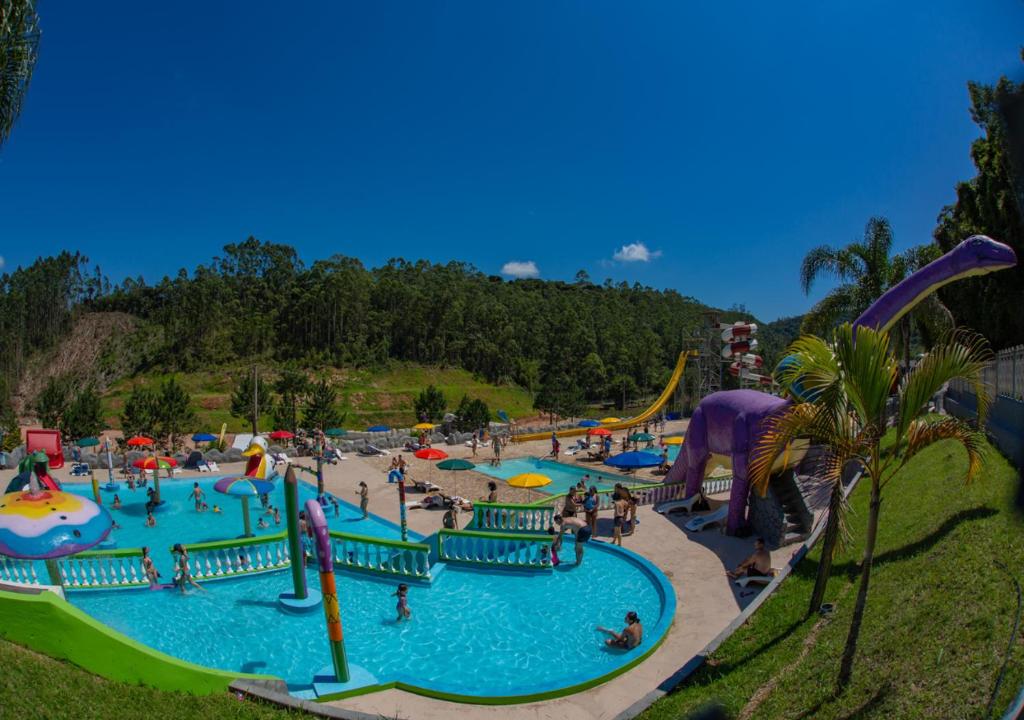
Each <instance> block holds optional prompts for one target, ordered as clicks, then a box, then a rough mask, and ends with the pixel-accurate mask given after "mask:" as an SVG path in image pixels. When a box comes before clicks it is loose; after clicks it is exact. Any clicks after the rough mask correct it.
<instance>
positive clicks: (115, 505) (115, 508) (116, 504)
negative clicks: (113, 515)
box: [110, 493, 121, 510]
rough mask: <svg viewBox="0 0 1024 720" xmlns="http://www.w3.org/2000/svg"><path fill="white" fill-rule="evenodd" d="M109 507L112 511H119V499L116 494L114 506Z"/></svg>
mask: <svg viewBox="0 0 1024 720" xmlns="http://www.w3.org/2000/svg"><path fill="white" fill-rule="evenodd" d="M110 507H112V508H113V509H114V510H120V509H121V498H119V497H118V496H117V493H114V504H113V505H111V506H110Z"/></svg>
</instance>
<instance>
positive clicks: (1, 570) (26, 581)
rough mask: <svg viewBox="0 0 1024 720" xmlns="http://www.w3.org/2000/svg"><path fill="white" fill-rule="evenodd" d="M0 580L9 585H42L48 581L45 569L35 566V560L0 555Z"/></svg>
mask: <svg viewBox="0 0 1024 720" xmlns="http://www.w3.org/2000/svg"><path fill="white" fill-rule="evenodd" d="M0 582H3V583H7V584H9V585H44V584H46V583H48V582H49V581H48V579H47V578H46V572H45V570H42V568H39V569H37V568H36V565H35V561H33V560H18V559H16V558H11V557H7V556H6V555H0Z"/></svg>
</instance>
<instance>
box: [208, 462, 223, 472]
mask: <svg viewBox="0 0 1024 720" xmlns="http://www.w3.org/2000/svg"><path fill="white" fill-rule="evenodd" d="M206 466H207V467H208V468H210V472H220V466H218V465H217V463H215V462H214V461H213V460H207V461H206Z"/></svg>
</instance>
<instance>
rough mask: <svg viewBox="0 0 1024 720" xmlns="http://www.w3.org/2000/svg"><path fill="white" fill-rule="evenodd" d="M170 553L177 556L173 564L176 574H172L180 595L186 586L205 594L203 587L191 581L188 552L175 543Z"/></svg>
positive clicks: (182, 546) (183, 592)
mask: <svg viewBox="0 0 1024 720" xmlns="http://www.w3.org/2000/svg"><path fill="white" fill-rule="evenodd" d="M171 552H173V553H175V554H176V555H177V556H178V558H177V562H175V570H176V572H175V574H174V582H175V583H177V585H178V588H179V589H180V590H181V592H182V594H183V595H184V594H185V585H186V584H188V585H191V586H192V587H194V588H196V589H197V590H202V591H203V592H206V589H205V588H204V587H203V586H201V585H200V584H199V583H197V582H196V581H195V580H193V579H192V568H191V567H189V563H188V550H187V549H186V548H185V546H184V545H182V544H181V543H175V545H174V547H173V548H171Z"/></svg>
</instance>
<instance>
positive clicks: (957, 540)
mask: <svg viewBox="0 0 1024 720" xmlns="http://www.w3.org/2000/svg"><path fill="white" fill-rule="evenodd" d="M965 465H966V460H965V457H964V454H963V452H962V451H961V450H959V449H958V448H956V447H955V446H954V445H952V444H951V443H940V444H938V445H936V446H933V447H932V448H930V449H928V450H926V451H925V452H923V453H921V454H920V455H919V456H918V457H917V458H915V460H914V461H912V463H911V464H910V465H908V466H907V467H906V468H905V469H904V471H903V472H902V473H901V475H900V476H898V477H897V478H896V479H895V480H894V481H893V482H892V483H891V484H890V485H889V486H888V487H887V488H886V489H885V491H884V492H883V496H882V517H881V526H880V530H879V535H878V547H877V549H876V555H875V568H874V571H873V573H872V576H871V587H870V595H869V598H868V608H867V613H866V615H865V618H864V626H863V627H862V631H861V636H860V642H859V645H858V653H857V660H856V664H855V666H854V676H853V682H852V684H851V686H850V687H849V688H848V690H847V691H846V693H845V694H843V695H842V696H841V697H839V698H835V697H833V695H832V690H833V688H834V685H835V677H836V674H837V673H838V670H839V658H840V655H841V654H842V649H843V642H844V641H845V638H846V633H847V630H848V629H849V621H850V613H851V611H852V608H853V602H854V599H855V595H856V585H857V581H858V578H859V576H858V575H857V569H858V568H857V566H858V563H859V559H860V557H861V553H862V551H863V547H862V545H861V540H862V539H863V537H864V529H865V525H866V522H867V500H868V494H869V492H868V491H869V487H868V486H867V483H865V484H862V485H860V486H859V487H858V488H857V489H856V491H855V492H854V494H853V496H852V507H853V513H852V515H851V516H850V520H851V522H850V527H851V530H852V533H853V537H854V538H855V539H856V540H857V542H854V543H852V544H851V545H850V546H849V547H847V548H846V549H845V550H844V551H843V552H842V553H841V554H840V556H839V557H838V558H837V559H836V561H835V562H836V565H835V566H834V567H833V575H832V580H831V582H830V583H829V587H828V593H827V596H826V602H832V603H835V604H836V612H835V614H834V615H833V616H832V617H831V618H828V619H824V620H823V619H820V618H818V617H812V618H805V617H804V611H805V609H806V606H807V602H808V599H809V598H810V594H811V588H812V587H813V585H814V577H815V573H816V571H817V562H818V558H819V551H817V550H815V551H813V552H812V553H811V554H810V556H809V557H808V558H806V559H805V560H804V561H803V562H802V563H801V564H800V565H799V566H798V568H797V570H796V572H795V573H793V574H792V575H791V576H790V577H789V578H788V579H787V580H786V581H785V582H784V583H783V584H782V586H781V587H780V588H779V590H778V592H776V593H775V595H774V596H773V597H772V598H771V599H769V600H768V601H767V602H766V603H765V605H764V606H763V607H761V609H760V610H758V612H757V613H755V614H754V616H753V617H752V618H751V620H750V621H749V622H748V623H747V624H746V625H745V626H744V627H742V628H740V630H739V631H737V632H736V633H735V634H734V635H733V636H732V637H731V638H729V640H727V641H726V642H725V643H724V644H723V645H722V647H720V648H719V649H718V651H716V652H715V653H714V654H713V655H712V656H711V657H710V658H709V661H708V662H707V663H706V664H705V665H704V667H703V668H701V669H700V670H699V671H698V672H697V673H696V674H695V675H693V676H692V677H691V678H690V679H689V681H688V682H687V683H686V684H685V685H684V686H683V687H682V688H680V689H679V690H678V691H676V692H675V693H673V694H671V695H669V696H667V697H665V698H664V699H662V700H660V701H659V702H658V703H656V704H655V705H654V706H653V707H651V708H650V709H649V710H648V711H647V712H646V713H644V714H643V715H642V718H643V720H661V719H663V718H664V719H665V720H669V719H670V718H671V719H672V720H676V719H677V718H681V717H687V715H688V714H689V713H691V712H693V711H695V710H697V709H698V708H701V707H703V706H705V705H708V704H711V703H717V704H720V705H721V706H723V707H724V709H725V711H726V713H727V714H728V716H730V717H743V718H759V719H760V718H765V719H768V720H770V719H772V718H779V719H780V720H781V719H783V718H785V719H787V720H788V719H790V718H816V719H818V718H854V717H856V718H980V717H984V716H985V708H986V705H987V703H988V701H989V697H990V695H991V693H992V691H993V688H994V686H995V682H996V676H997V674H998V672H999V668H1000V666H1001V664H1002V662H1003V660H1004V659H1005V657H1006V650H1007V643H1008V640H1009V638H1010V633H1011V629H1012V628H1013V623H1014V618H1015V615H1016V613H1017V595H1016V590H1015V587H1014V584H1013V582H1012V580H1011V578H1010V575H1009V574H1008V573H1007V570H1006V568H1008V569H1009V572H1010V573H1012V574H1013V575H1015V576H1017V578H1018V579H1019V580H1024V577H1022V568H1024V522H1022V518H1021V515H1020V513H1019V511H1018V510H1016V509H1015V507H1014V495H1015V493H1016V492H1017V486H1018V479H1017V474H1016V473H1015V472H1014V470H1013V468H1012V467H1010V465H1009V464H1008V463H1007V462H1006V460H1005V459H1004V458H1002V457H1001V456H1000V455H999V454H998V453H997V452H995V450H991V452H990V455H989V464H988V467H987V470H986V471H985V472H984V473H983V475H982V476H981V478H980V479H979V480H978V481H977V482H975V483H973V484H972V485H970V486H968V487H964V486H963V485H962V484H961V482H960V478H962V477H963V473H964V470H965ZM1000 564H1002V567H1000ZM683 630H684V631H685V628H684V629H683ZM1022 684H1024V638H1022V637H1021V635H1020V633H1018V636H1017V637H1016V639H1015V640H1014V652H1013V655H1012V660H1011V662H1010V664H1009V669H1008V672H1007V673H1006V678H1005V681H1004V683H1003V686H1002V689H1001V691H1000V693H999V695H998V697H997V698H996V702H995V709H996V712H997V713H998V714H997V717H999V716H1001V714H1002V712H1004V711H1005V709H1006V708H1007V706H1008V705H1009V704H1010V702H1011V700H1012V699H1013V697H1014V695H1015V694H1016V692H1017V691H1018V690H1019V688H1020V687H1021V685H1022ZM752 698H754V700H752Z"/></svg>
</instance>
